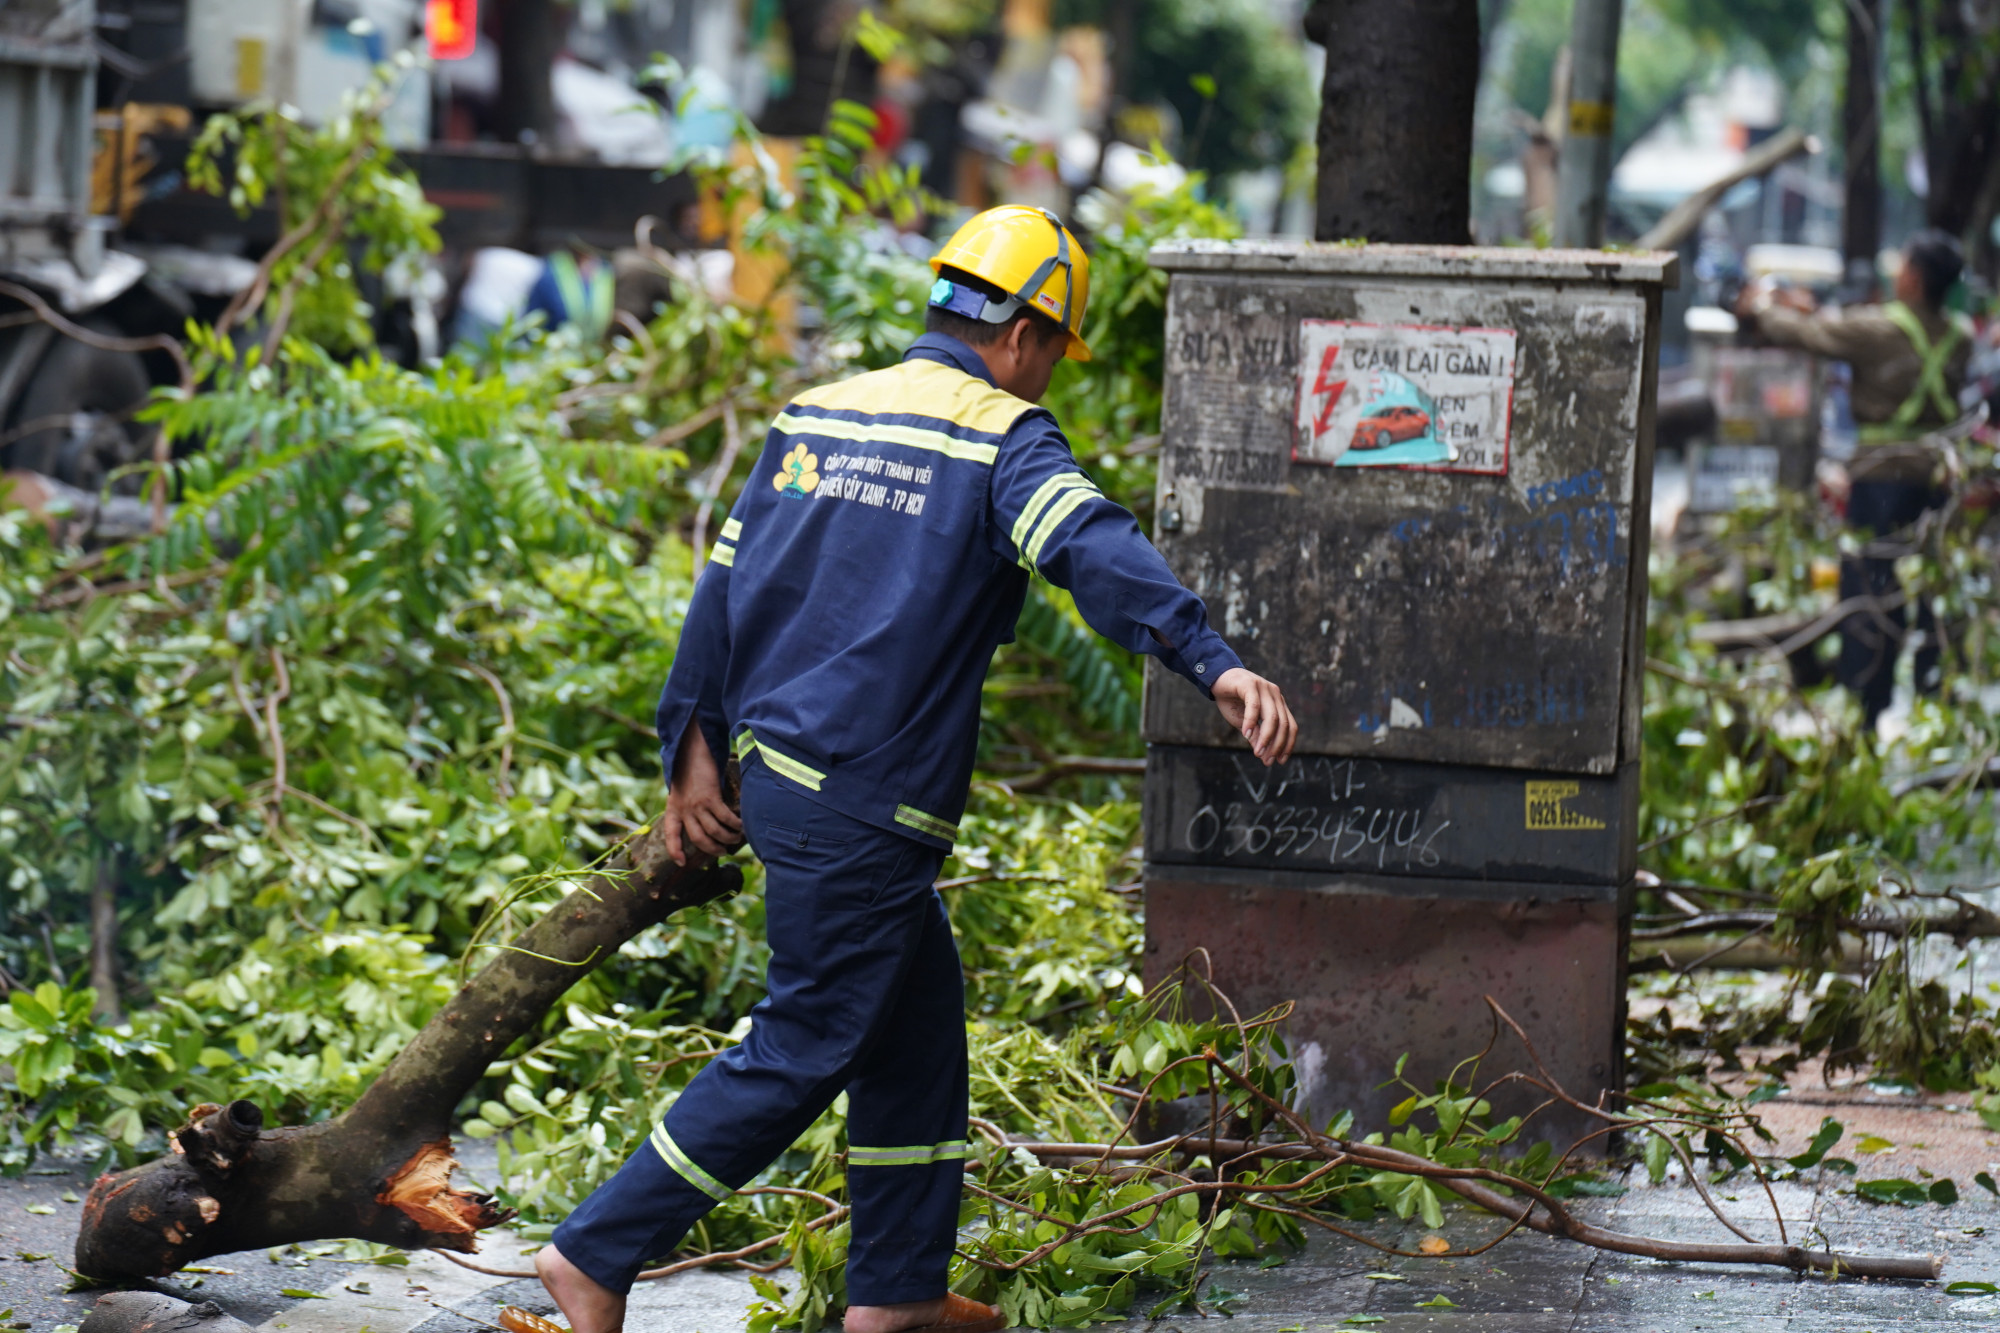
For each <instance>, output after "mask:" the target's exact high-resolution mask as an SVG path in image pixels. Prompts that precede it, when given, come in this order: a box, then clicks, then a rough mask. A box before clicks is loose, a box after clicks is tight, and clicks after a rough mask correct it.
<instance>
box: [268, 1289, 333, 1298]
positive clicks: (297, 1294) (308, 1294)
mask: <svg viewBox="0 0 2000 1333" xmlns="http://www.w3.org/2000/svg"><path fill="white" fill-rule="evenodd" d="M278 1294H279V1295H280V1296H290V1297H291V1298H292V1299H293V1300H295V1301H323V1300H325V1299H326V1297H324V1296H322V1295H320V1294H319V1293H318V1292H316V1291H305V1290H303V1289H301V1288H299V1287H286V1288H285V1289H284V1290H282V1291H280V1292H279V1293H278Z"/></svg>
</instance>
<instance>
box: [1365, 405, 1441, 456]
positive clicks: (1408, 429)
mask: <svg viewBox="0 0 2000 1333" xmlns="http://www.w3.org/2000/svg"><path fill="white" fill-rule="evenodd" d="M1430 428H1431V414H1430V413H1428V412H1426V411H1424V410H1423V409H1422V408H1421V407H1382V408H1377V409H1376V410H1375V411H1373V412H1370V413H1369V414H1368V415H1367V416H1365V417H1363V418H1361V420H1360V421H1359V422H1357V423H1355V427H1354V440H1353V443H1352V444H1350V445H1349V446H1348V447H1349V448H1353V449H1387V448H1388V447H1389V446H1390V445H1392V444H1401V443H1402V442H1403V441H1404V440H1414V439H1416V438H1417V437H1418V436H1420V435H1423V434H1424V433H1425V432H1427V431H1428V430H1430Z"/></svg>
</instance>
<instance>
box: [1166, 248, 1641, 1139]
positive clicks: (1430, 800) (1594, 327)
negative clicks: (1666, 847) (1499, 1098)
mask: <svg viewBox="0 0 2000 1333" xmlns="http://www.w3.org/2000/svg"><path fill="white" fill-rule="evenodd" d="M1151 258H1152V262H1153V264H1154V265H1155V266H1157V267H1159V268H1161V269H1164V270H1166V271H1167V272H1168V273H1169V274H1171V285H1170V289H1169V292H1170V294H1169V297H1168V307H1167V328H1166V339H1167V346H1166V406H1165V414H1164V422H1163V432H1164V434H1163V439H1162V443H1161V452H1160V477H1159V495H1158V511H1157V512H1158V519H1157V522H1158V531H1157V533H1156V537H1157V540H1158V543H1159V546H1160V549H1161V550H1162V552H1164V553H1165V555H1166V557H1167V559H1168V561H1169V562H1170V563H1171V564H1172V565H1173V566H1174V568H1175V569H1176V570H1177V571H1178V573H1179V574H1180V576H1181V577H1182V578H1183V579H1184V580H1185V581H1186V582H1187V583H1188V585H1189V586H1190V587H1192V588H1194V589H1195V590H1196V591H1197V592H1198V593H1199V594H1200V595H1201V596H1202V597H1203V598H1204V600H1205V601H1206V602H1207V604H1208V608H1209V614H1210V616H1211V618H1212V620H1213V621H1214V622H1215V624H1216V626H1217V628H1218V629H1219V630H1220V631H1221V632H1222V633H1223V635H1224V636H1225V637H1227V638H1228V639H1229V641H1230V642H1231V644H1232V645H1234V646H1235V647H1236V649H1237V651H1238V652H1240V653H1241V654H1242V656H1243V658H1244V660H1245V662H1246V664H1248V665H1249V666H1250V667H1251V668H1252V669H1253V670H1256V671H1258V672H1260V673H1262V674H1264V675H1267V676H1269V677H1271V678H1272V679H1274V680H1276V681H1277V682H1278V684H1279V685H1281V686H1282V687H1283V689H1284V691H1285V694H1286V697H1287V698H1288V699H1289V700H1290V701H1291V703H1292V707H1293V708H1294V710H1296V713H1297V716H1298V720H1299V743H1298V752H1297V754H1296V755H1295V757H1294V758H1293V759H1292V760H1291V762H1289V763H1288V764H1285V765H1283V766H1282V767H1279V768H1276V769H1268V770H1267V769H1265V768H1264V767H1263V766H1262V765H1261V764H1259V763H1257V762H1256V760H1255V759H1254V758H1253V757H1252V756H1251V755H1250V753H1249V751H1248V750H1247V749H1246V748H1245V746H1244V745H1243V743H1242V741H1241V739H1240V738H1238V737H1237V736H1236V735H1235V734H1234V733H1233V732H1231V731H1230V729H1229V728H1228V727H1227V726H1225V725H1224V724H1223V723H1222V722H1221V720H1220V718H1219V717H1218V716H1217V714H1216V711H1215V709H1214V707H1213V706H1212V705H1210V704H1208V703H1207V702H1206V701H1205V700H1203V699H1201V698H1200V697H1199V696H1198V695H1196V694H1195V693H1194V692H1193V691H1191V690H1189V689H1187V688H1186V687H1185V686H1184V685H1182V684H1180V683H1179V682H1177V681H1169V680H1166V679H1164V678H1163V677H1161V676H1160V675H1159V668H1158V666H1157V664H1152V665H1151V666H1150V667H1149V670H1150V671H1151V673H1152V674H1151V675H1150V676H1149V679H1148V688H1147V691H1146V704H1145V737H1146V740H1147V742H1148V761H1147V774H1146V831H1145V845H1146V903H1147V913H1146V930H1147V941H1146V950H1147V954H1146V957H1147V969H1148V972H1149V975H1150V976H1151V977H1153V978H1157V977H1159V976H1162V975H1164V974H1166V973H1167V972H1169V971H1171V970H1173V969H1174V968H1175V967H1177V966H1178V965H1179V964H1180V963H1181V961H1182V960H1183V959H1184V958H1185V957H1186V956H1187V955H1188V954H1189V953H1190V952H1191V951H1193V950H1194V949H1196V948H1205V949H1207V951H1208V953H1209V955H1210V957H1211V959H1212V962H1213V967H1214V974H1215V978H1216V980H1217V981H1218V982H1219V983H1220V984H1221V986H1222V987H1223V988H1224V989H1225V990H1226V991H1228V992H1229V993H1230V995H1231V996H1232V997H1233V998H1234V1000H1235V1001H1236V1003H1237V1005H1238V1006H1239V1008H1242V1009H1243V1011H1244V1012H1245V1013H1248V1012H1251V1011H1255V1010H1261V1009H1264V1008H1266V1007H1268V1006H1271V1005H1274V1004H1277V1003H1279V1002H1281V1001H1285V1000H1291V1001H1295V1002H1296V1004H1297V1009H1296V1011H1295V1012H1294V1014H1293V1016H1292V1018H1291V1020H1290V1025H1289V1030H1288V1040H1289V1041H1290V1043H1291V1047H1292V1053H1293V1057H1294V1060H1295V1062H1296V1072H1297V1074H1298V1078H1299V1082H1300V1092H1301V1100H1302V1101H1303V1103H1304V1104H1305V1105H1306V1106H1307V1107H1308V1108H1309V1109H1310V1110H1311V1111H1312V1112H1313V1114H1314V1115H1315V1116H1316V1117H1317V1118H1318V1119H1319V1120H1320V1121H1321V1122H1322V1123H1324V1121H1325V1119H1326V1118H1327V1117H1329V1116H1331V1115H1332V1114H1334V1113H1335V1112H1337V1111H1338V1110H1340V1109H1342V1108H1349V1107H1351V1108H1353V1109H1354V1110H1355V1111H1356V1112H1357V1114H1358V1116H1359V1117H1360V1119H1361V1122H1362V1123H1363V1124H1364V1125H1368V1126H1370V1127H1381V1126H1382V1124H1383V1123H1384V1119H1385V1113H1386V1111H1387V1109H1388V1108H1389V1107H1390V1106H1391V1105H1393V1104H1394V1103H1395V1102H1397V1101H1400V1100H1401V1099H1402V1096H1403V1095H1404V1094H1402V1093H1400V1092H1397V1091H1394V1090H1385V1091H1381V1092H1378V1091H1376V1087H1377V1085H1378V1084H1380V1083H1381V1082H1382V1081H1383V1080H1384V1079H1386V1078H1387V1077H1388V1076H1389V1073H1390V1070H1391V1069H1392V1068H1393V1067H1394V1065H1395V1062H1396V1060H1397V1058H1398V1057H1399V1056H1401V1055H1402V1054H1404V1053H1405V1052H1408V1053H1410V1055H1411V1060H1410V1065H1409V1069H1408V1073H1409V1075H1410V1076H1411V1078H1412V1080H1413V1081H1415V1082H1417V1083H1418V1084H1419V1085H1420V1086H1426V1087H1427V1086H1429V1084H1430V1083H1431V1081H1433V1080H1435V1079H1439V1078H1442V1077H1443V1076H1444V1075H1445V1074H1446V1073H1447V1072H1448V1071H1449V1070H1450V1069H1451V1067H1452V1065H1453V1064H1454V1063H1455V1062H1457V1061H1458V1060H1459V1059H1460V1058H1462V1057H1465V1056H1470V1055H1472V1054H1474V1053H1476V1052H1477V1051H1478V1050H1479V1049H1480V1048H1481V1047H1482V1046H1483V1045H1484V1044H1485V1042H1486V1039H1487V1035H1488V1031H1489V1024H1488V1016H1487V1010H1486V1006H1485V1004H1484V1001H1483V997H1484V996H1486V995H1491V996H1493V997H1494V998H1495V999H1496V1000H1498V1001H1499V1002H1500V1003H1501V1004H1502V1005H1503V1006H1505V1007H1506V1008H1507V1010H1508V1011H1509V1012H1510V1013H1511V1014H1512V1015H1513V1016H1514V1017H1515V1018H1517V1019H1518V1020H1520V1021H1521V1022H1522V1024H1523V1025H1525V1026H1526V1028H1527V1029H1528V1031H1529V1033H1530V1034H1531V1035H1532V1036H1533V1038H1534V1039H1535V1041H1536V1043H1537V1046H1538V1047H1539V1049H1540V1052H1541V1054H1542V1056H1543V1058H1544V1059H1545V1060H1546V1061H1547V1062H1548V1064H1549V1066H1550V1068H1551V1071H1552V1072H1553V1073H1555V1074H1556V1075H1557V1076H1558V1077H1559V1078H1560V1079H1561V1080H1562V1081H1563V1082H1564V1084H1565V1085H1566V1086H1567V1087H1568V1089H1569V1090H1570V1091H1571V1092H1573V1093H1575V1094H1577V1095H1578V1096H1580V1097H1582V1098H1583V1099H1585V1100H1593V1099H1594V1098H1595V1096H1596V1094H1597V1093H1598V1091H1599V1090H1601V1089H1604V1088H1607V1087H1616V1086H1618V1085H1619V1082H1620V1078H1621V1068H1620V1065H1621V1058H1620V1057H1621V1052H1622V1049H1623V1020H1624V982H1625V963H1624V960H1625V947H1626V939H1627V918H1628V912H1629V901H1630V885H1631V882H1632V878H1633V875H1634V871H1635V836H1634V826H1635V822H1636V815H1637V805H1638V760H1639V720H1640V684H1641V673H1642V672H1643V670H1644V665H1645V651H1644V631H1645V609H1646V553H1647V533H1648V514H1649V511H1650V505H1651V493H1650V492H1651V476H1652V450H1653V437H1652V420H1653V405H1654V391H1655V374H1656V370H1655V367H1656V365H1657V360H1658V357H1657V350H1658V339H1659V318H1660V293H1661V291H1662V289H1663V288H1665V287H1668V286H1671V285H1672V284H1673V282H1674V280H1675V273H1674V262H1675V261H1674V257H1673V256H1672V255H1670V254H1664V253H1649V254H1610V253H1602V252H1597V251H1535V250H1500V249H1458V248H1442V247H1419V246H1390V245H1353V246H1350V245H1318V244H1306V243H1297V242H1238V243H1229V244H1224V243H1218V242H1180V243H1174V244H1169V245H1165V246H1162V247H1160V248H1157V249H1155V250H1154V251H1153V253H1152V257H1151ZM1524 1065H1525V1056H1524V1054H1523V1053H1522V1052H1521V1050H1520V1048H1519V1046H1518V1044H1517V1043H1513V1042H1511V1041H1506V1042H1503V1043H1501V1045H1500V1046H1498V1047H1497V1048H1496V1052H1495V1055H1494V1057H1493V1059H1491V1060H1489V1061H1488V1063H1487V1066H1486V1068H1485V1071H1484V1072H1485V1074H1486V1075H1492V1074H1497V1073H1499V1072H1502V1070H1504V1069H1506V1068H1519V1067H1524ZM1537 1100H1539V1099H1537ZM1507 1109H1508V1107H1506V1106H1505V1105H1503V1106H1502V1107H1501V1110H1502V1113H1505V1111H1506V1110H1507ZM1515 1109H1525V1107H1524V1106H1522V1107H1517V1108H1515ZM1569 1123H1570V1124H1572V1125H1574V1124H1575V1123H1576V1122H1575V1121H1573V1120H1572V1121H1570V1122H1569ZM1551 1128H1552V1129H1559V1128H1560V1126H1551Z"/></svg>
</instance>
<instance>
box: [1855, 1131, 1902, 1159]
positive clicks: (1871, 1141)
mask: <svg viewBox="0 0 2000 1333" xmlns="http://www.w3.org/2000/svg"><path fill="white" fill-rule="evenodd" d="M1895 1146H1896V1145H1895V1144H1893V1143H1891V1142H1890V1141H1889V1140H1887V1139H1885V1138H1883V1137H1882V1136H1881V1135H1880V1134H1864V1135H1862V1136H1861V1137H1860V1138H1859V1139H1858V1140H1856V1141H1855V1144H1854V1147H1855V1150H1856V1151H1857V1152H1865V1153H1868V1154H1870V1155H1871V1156H1872V1155H1874V1154H1875V1153H1884V1152H1889V1151H1891V1150H1892V1149H1894V1148H1895Z"/></svg>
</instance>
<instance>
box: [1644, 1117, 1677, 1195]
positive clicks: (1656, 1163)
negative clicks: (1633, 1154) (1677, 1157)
mask: <svg viewBox="0 0 2000 1333" xmlns="http://www.w3.org/2000/svg"><path fill="white" fill-rule="evenodd" d="M1642 1155H1643V1156H1644V1158H1645V1162H1646V1178H1647V1179H1648V1180H1650V1181H1652V1182H1653V1183H1654V1184H1655V1185H1657V1184H1659V1183H1660V1182H1661V1181H1663V1180H1665V1179H1666V1178H1667V1164H1668V1162H1669V1161H1671V1160H1672V1158H1673V1145H1672V1144H1670V1143H1668V1142H1667V1136H1666V1135H1664V1134H1662V1133H1660V1132H1659V1131H1657V1130H1655V1131H1654V1132H1653V1133H1651V1134H1648V1135H1647V1136H1646V1146H1645V1148H1644V1149H1643V1150H1642Z"/></svg>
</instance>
